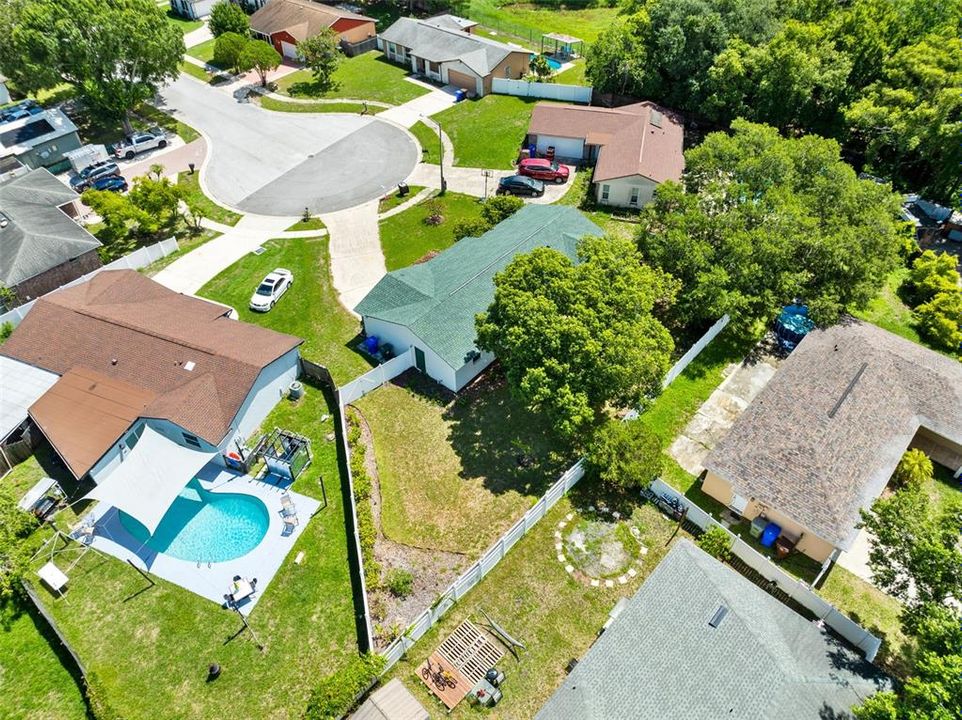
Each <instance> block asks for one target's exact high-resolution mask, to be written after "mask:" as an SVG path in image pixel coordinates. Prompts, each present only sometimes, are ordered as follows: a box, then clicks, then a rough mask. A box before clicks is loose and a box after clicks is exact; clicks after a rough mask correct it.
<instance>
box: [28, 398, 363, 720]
mask: <svg viewBox="0 0 962 720" xmlns="http://www.w3.org/2000/svg"><path fill="white" fill-rule="evenodd" d="M330 413H331V408H330V406H329V405H328V404H327V401H326V399H325V397H324V395H323V394H322V392H321V391H320V390H319V389H317V388H315V387H313V386H310V385H308V387H307V392H306V394H305V396H304V398H303V399H302V400H300V401H299V402H298V403H296V404H293V403H290V402H289V401H286V400H284V401H282V402H281V405H279V406H278V407H277V408H276V409H275V410H274V411H273V412H272V413H271V414H270V415H269V416H268V418H267V419H266V420H265V421H264V425H263V427H265V428H271V427H274V426H280V427H285V428H289V429H291V430H295V431H297V432H299V433H301V434H303V435H306V436H307V437H309V438H310V439H311V441H312V446H311V449H312V451H313V455H314V460H313V463H312V465H311V466H310V468H309V469H308V470H307V471H306V472H305V473H304V474H302V475H301V477H300V478H298V480H297V481H296V482H295V483H294V486H293V489H294V490H295V491H296V492H299V493H303V494H305V495H310V496H312V497H316V498H318V499H320V498H321V492H320V487H319V486H318V481H317V479H318V476H323V477H324V478H325V481H326V485H327V500H328V506H327V507H326V508H324V509H322V510H320V511H319V512H318V513H317V514H316V515H315V516H314V517H312V518H311V519H310V523H309V525H308V526H307V527H306V528H305V531H304V533H303V535H302V536H301V537H300V538H299V539H298V541H297V543H296V544H295V546H294V548H293V549H292V550H291V553H290V555H289V556H288V557H287V558H286V559H285V560H284V562H283V564H282V566H281V568H280V569H279V571H278V573H277V575H276V576H275V577H274V579H273V580H272V581H271V583H270V585H268V586H267V588H266V589H265V590H264V593H263V596H262V598H261V599H260V601H259V603H258V604H257V606H256V607H255V608H254V610H253V612H252V613H251V615H250V618H249V622H250V624H251V626H252V627H253V628H254V631H255V632H256V633H257V635H258V638H259V640H260V641H261V642H262V643H263V644H264V645H265V646H266V649H265V651H264V652H263V653H262V652H260V651H258V649H257V647H256V645H255V643H254V642H253V641H252V639H251V637H250V635H249V634H248V633H247V632H246V631H243V626H242V624H241V622H240V620H239V618H238V617H237V615H236V614H234V613H232V612H229V611H226V610H223V609H221V607H220V606H218V605H217V604H215V603H212V602H210V601H209V600H205V599H203V598H201V597H199V596H197V595H194V594H193V593H190V592H188V591H186V590H184V589H182V588H179V587H177V586H176V585H172V584H170V583H168V582H165V581H163V580H160V579H157V578H155V582H156V584H155V585H153V586H151V585H150V584H149V583H147V582H146V581H145V580H144V578H143V577H142V576H141V575H140V574H139V573H138V572H137V571H136V570H135V569H134V568H132V567H131V566H130V565H128V564H126V563H124V562H121V561H119V560H116V559H114V558H110V557H106V556H103V555H101V554H99V553H97V552H88V553H87V554H86V555H85V556H84V557H83V558H82V559H81V560H80V562H79V563H78V564H77V565H76V567H74V568H73V569H72V571H71V573H70V589H69V590H68V591H67V593H66V596H65V598H63V599H56V600H55V599H54V598H53V596H52V595H51V594H50V593H48V592H47V591H46V590H44V589H42V588H41V587H40V586H39V585H38V586H37V591H38V593H39V594H40V595H41V597H42V598H44V602H45V604H46V606H47V608H48V609H49V610H50V611H51V612H52V614H53V615H54V617H55V618H56V621H57V623H58V625H59V626H60V628H61V630H62V631H63V633H64V634H65V636H66V637H67V639H68V641H69V642H70V643H71V645H73V646H74V647H75V648H76V650H77V652H78V653H79V655H80V656H81V658H82V660H83V662H84V664H85V665H86V667H87V669H88V672H89V674H90V677H91V678H92V679H93V682H94V684H95V686H96V688H97V690H98V691H99V692H100V694H101V697H102V698H103V699H104V700H105V701H106V703H107V704H108V705H110V707H111V708H112V710H113V713H115V715H112V716H115V717H123V718H125V719H126V720H139V719H140V718H150V719H153V718H214V717H238V718H254V717H260V718H266V717H270V718H295V717H300V716H301V714H302V712H303V709H304V707H305V705H306V702H307V697H308V694H309V693H310V690H311V687H312V686H313V684H314V683H315V682H316V681H317V679H318V678H319V677H321V676H322V675H324V674H326V673H328V672H331V671H333V670H336V669H337V668H338V667H340V666H341V665H342V664H343V663H344V662H346V660H347V659H348V658H349V657H350V656H351V655H352V654H353V653H354V652H356V635H355V622H354V604H353V602H352V588H351V581H350V575H349V567H348V561H347V534H346V530H345V523H344V517H345V516H344V504H343V501H342V494H341V492H340V488H341V483H340V480H339V477H340V476H339V472H338V464H337V450H336V446H335V444H334V443H332V442H327V441H326V440H325V439H324V438H325V436H326V435H327V434H329V433H331V432H332V431H333V423H332V420H330V419H328V420H327V421H325V422H320V417H321V416H322V415H323V414H328V415H329V414H330ZM299 551H303V552H304V553H305V557H304V561H303V562H302V563H301V564H300V565H295V564H294V557H295V556H296V554H297V553H298V552H299ZM71 552H72V554H73V557H76V554H75V551H71ZM73 557H71V555H70V554H65V555H62V556H60V560H59V562H60V564H61V566H63V565H64V564H65V563H68V562H70V561H71V560H72V559H73ZM212 662H216V663H219V664H220V665H221V667H222V668H223V674H222V675H221V676H220V678H219V679H218V680H217V682H216V683H208V682H206V676H207V666H208V664H209V663H212Z"/></svg>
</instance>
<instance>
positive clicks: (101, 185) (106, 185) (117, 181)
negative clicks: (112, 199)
mask: <svg viewBox="0 0 962 720" xmlns="http://www.w3.org/2000/svg"><path fill="white" fill-rule="evenodd" d="M90 189H91V190H109V191H110V192H127V181H126V180H124V179H123V178H122V177H119V176H117V175H106V176H105V177H101V178H97V179H96V180H94V181H93V183H91V185H90Z"/></svg>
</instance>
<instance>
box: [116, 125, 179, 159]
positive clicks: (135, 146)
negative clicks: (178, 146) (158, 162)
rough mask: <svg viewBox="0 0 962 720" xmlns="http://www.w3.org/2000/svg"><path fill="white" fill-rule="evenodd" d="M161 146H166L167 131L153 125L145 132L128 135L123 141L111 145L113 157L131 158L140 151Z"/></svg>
mask: <svg viewBox="0 0 962 720" xmlns="http://www.w3.org/2000/svg"><path fill="white" fill-rule="evenodd" d="M162 147H167V133H165V132H164V130H163V128H159V127H155V128H151V129H150V130H147V131H146V132H135V133H134V134H133V135H128V136H127V137H126V138H124V140H123V142H119V143H117V144H116V145H114V146H113V154H114V156H115V157H118V158H124V159H125V160H131V159H132V158H133V157H134V156H135V155H139V154H140V153H142V152H147V151H148V150H153V149H154V148H162Z"/></svg>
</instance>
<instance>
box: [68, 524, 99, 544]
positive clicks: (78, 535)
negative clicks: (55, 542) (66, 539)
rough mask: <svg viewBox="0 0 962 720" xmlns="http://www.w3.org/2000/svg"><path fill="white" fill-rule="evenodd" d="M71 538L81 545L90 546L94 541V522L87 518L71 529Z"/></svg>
mask: <svg viewBox="0 0 962 720" xmlns="http://www.w3.org/2000/svg"><path fill="white" fill-rule="evenodd" d="M70 537H72V538H73V539H74V540H76V541H77V542H79V543H80V544H81V545H90V544H91V543H92V542H93V541H94V522H93V521H92V520H91V519H90V518H85V519H84V520H82V521H81V522H79V523H78V524H76V525H74V526H73V527H72V528H71V529H70Z"/></svg>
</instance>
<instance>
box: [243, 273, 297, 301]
mask: <svg viewBox="0 0 962 720" xmlns="http://www.w3.org/2000/svg"><path fill="white" fill-rule="evenodd" d="M293 284H294V273H292V272H291V271H290V270H286V269H284V268H275V269H274V270H272V271H271V272H269V273H267V277H265V278H264V279H263V280H261V284H260V285H258V286H257V290H255V291H254V294H253V295H251V301H250V305H249V307H250V309H251V310H253V311H254V312H268V311H269V310H270V309H271V308H273V307H274V303H276V302H277V301H278V300H280V298H281V295H283V294H284V293H286V292H287V290H288V289H289V288H290V287H291V285H293Z"/></svg>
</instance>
